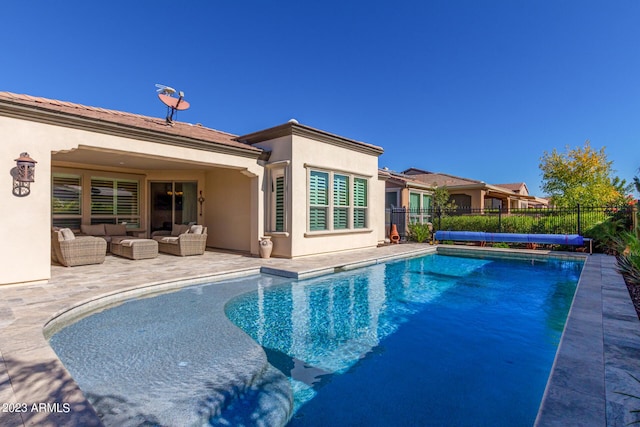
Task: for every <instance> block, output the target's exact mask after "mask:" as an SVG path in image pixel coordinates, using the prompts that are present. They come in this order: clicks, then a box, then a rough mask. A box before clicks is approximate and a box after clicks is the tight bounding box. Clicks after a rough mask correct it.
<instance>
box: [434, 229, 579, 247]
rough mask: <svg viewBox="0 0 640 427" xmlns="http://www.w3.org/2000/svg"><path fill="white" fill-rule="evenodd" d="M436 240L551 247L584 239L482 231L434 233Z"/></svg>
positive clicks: (562, 235) (566, 235)
mask: <svg viewBox="0 0 640 427" xmlns="http://www.w3.org/2000/svg"><path fill="white" fill-rule="evenodd" d="M435 238H436V240H458V241H468V242H505V243H506V242H509V243H541V244H553V245H573V246H582V245H583V244H584V238H583V237H582V236H580V235H579V234H518V233H484V232H482V231H443V230H438V231H436V235H435Z"/></svg>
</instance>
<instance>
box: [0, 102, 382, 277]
mask: <svg viewBox="0 0 640 427" xmlns="http://www.w3.org/2000/svg"><path fill="white" fill-rule="evenodd" d="M0 135H2V140H3V150H2V152H3V154H5V155H4V156H2V158H0V166H2V167H3V168H4V170H5V172H6V174H5V177H6V181H5V191H6V193H5V194H7V197H6V198H5V203H6V209H5V212H4V214H3V221H2V231H3V233H2V234H3V236H4V239H3V244H2V245H0V257H1V259H2V260H3V265H6V266H10V268H5V269H3V271H2V273H0V285H1V284H10V283H25V282H46V281H47V280H48V279H49V277H50V271H51V226H52V179H53V174H54V173H56V174H60V173H66V174H72V175H74V176H75V177H76V178H74V179H79V182H81V185H80V188H82V191H83V193H81V194H82V196H81V197H80V199H81V201H80V202H81V203H80V204H81V205H82V206H83V209H82V213H81V214H74V215H76V219H75V221H80V220H81V221H82V224H88V223H89V221H91V219H92V215H93V213H91V212H90V211H91V206H92V203H93V202H92V198H91V197H90V194H89V193H90V192H91V190H92V189H93V184H92V179H93V178H94V177H101V178H102V177H106V178H110V177H111V178H113V179H122V178H125V179H133V180H135V181H137V182H138V188H139V190H137V191H138V192H139V195H140V196H139V198H138V203H139V227H138V226H134V224H133V223H131V222H129V223H128V224H129V226H130V227H131V228H135V229H131V231H133V232H134V233H136V234H137V235H139V236H140V237H149V235H150V233H151V231H152V230H150V217H151V207H150V203H151V202H150V188H151V185H152V183H154V182H166V181H171V182H195V183H197V192H198V195H201V196H202V197H203V198H204V203H202V204H201V205H200V204H199V205H198V206H197V209H198V212H197V218H198V223H202V224H203V225H205V226H207V227H208V230H209V233H208V241H207V245H208V246H209V247H213V248H223V249H231V250H237V251H243V252H248V253H251V254H253V255H254V256H257V255H258V253H259V239H260V237H261V236H265V235H270V236H271V237H272V239H273V241H274V244H275V247H274V252H273V254H274V255H275V256H283V257H298V256H307V255H312V254H318V253H325V252H333V251H342V250H350V249H358V248H368V247H375V246H376V245H377V244H378V243H379V242H381V241H382V240H383V239H384V222H385V221H384V194H385V177H383V176H381V175H379V173H378V157H379V155H380V154H382V149H381V148H380V147H376V146H372V145H369V144H365V143H362V142H358V141H354V140H349V139H347V138H344V137H340V136H337V135H333V134H330V133H327V132H325V131H321V130H317V129H313V128H310V127H307V126H303V125H299V124H297V123H288V124H285V125H282V126H277V127H275V128H271V129H267V130H265V131H260V132H257V133H255V134H252V135H253V136H251V137H249V138H244V139H245V140H243V137H236V136H235V135H231V134H226V133H224V132H220V131H215V130H213V129H207V128H203V127H202V126H199V125H189V124H188V123H179V122H176V123H171V124H169V123H166V122H165V121H164V120H163V119H159V118H152V117H144V116H138V115H134V114H130V113H123V112H116V111H110V110H103V109H100V108H95V107H85V106H82V105H78V104H71V103H66V102H60V101H54V100H47V99H44V98H35V97H30V96H26V95H16V94H11V93H8V92H0ZM247 140H248V141H247ZM258 142H259V144H258ZM23 152H28V153H29V155H30V156H31V157H32V158H33V159H35V160H36V161H37V162H38V163H37V165H36V173H35V182H34V183H32V184H31V194H30V195H28V196H25V197H16V196H14V195H12V185H13V184H12V179H11V175H10V171H11V170H12V169H13V168H14V167H15V165H16V164H15V161H14V159H16V158H18V157H19V156H20V154H21V153H23ZM275 168H277V169H278V170H279V171H281V172H282V171H286V176H287V185H286V230H285V231H284V232H280V233H278V232H273V230H271V226H270V220H271V219H272V218H271V216H272V212H271V206H265V203H268V202H269V201H270V200H271V195H270V193H271V191H272V182H271V181H270V180H269V176H270V175H269V174H270V171H272V170H275ZM311 169H319V170H322V171H331V172H335V173H339V174H346V175H348V176H350V177H351V185H353V178H354V177H357V178H365V179H366V180H367V214H366V226H365V228H359V229H356V228H355V227H351V228H350V229H346V230H331V229H329V230H327V231H322V232H319V231H310V230H309V226H308V218H309V192H308V185H309V171H310V170H311ZM192 188H193V187H192ZM192 194H193V193H192ZM192 212H193V210H192ZM78 215H79V216H80V219H78ZM351 215H352V213H351ZM118 221H119V220H118ZM350 221H352V220H350ZM78 223H79V222H76V224H78ZM136 224H137V222H136ZM331 227H333V226H332V225H331Z"/></svg>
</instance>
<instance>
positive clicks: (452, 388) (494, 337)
mask: <svg viewBox="0 0 640 427" xmlns="http://www.w3.org/2000/svg"><path fill="white" fill-rule="evenodd" d="M581 269H582V262H579V261H566V260H548V261H530V260H529V261H518V260H505V259H481V258H459V257H452V256H442V255H429V256H425V257H422V258H415V259H409V260H404V261H399V262H394V263H388V264H380V265H376V266H372V267H367V268H365V269H360V270H355V271H352V272H345V273H340V274H337V275H332V276H325V277H321V278H317V279H312V280H306V281H300V282H294V283H291V284H287V285H283V286H279V287H275V288H270V289H266V288H259V289H258V290H257V291H255V292H251V293H249V294H245V295H242V296H240V297H237V298H235V299H233V300H232V301H230V302H229V303H228V304H227V306H226V309H225V310H226V313H227V316H228V317H229V318H230V319H231V320H232V321H233V322H234V323H235V324H237V325H238V326H239V327H241V328H242V329H243V330H245V331H246V332H247V333H248V334H249V335H250V336H251V337H252V338H253V339H255V340H256V341H257V342H258V343H260V344H261V345H262V346H263V348H264V349H265V352H266V353H267V356H268V358H269V362H270V363H271V364H272V365H273V366H275V367H276V368H278V369H280V370H281V371H282V372H283V373H284V374H285V375H287V376H288V377H289V378H290V380H291V383H292V386H293V388H294V392H295V394H294V397H295V411H296V413H295V415H294V418H293V419H292V421H291V423H290V424H291V425H294V426H297V425H305V426H307V425H354V424H355V425H498V424H500V425H505V424H507V425H531V424H533V421H534V419H535V416H536V413H537V409H538V405H539V403H540V400H541V398H542V394H543V392H544V387H545V384H546V380H547V377H548V375H549V372H550V369H551V365H552V363H553V358H554V355H555V352H556V349H557V345H558V342H559V339H560V337H561V334H562V330H563V326H564V322H565V320H566V317H567V313H568V310H569V308H570V305H571V301H572V298H573V294H574V292H575V287H576V284H577V281H578V278H579V275H580V272H581Z"/></svg>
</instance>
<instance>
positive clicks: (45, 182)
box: [0, 116, 263, 285]
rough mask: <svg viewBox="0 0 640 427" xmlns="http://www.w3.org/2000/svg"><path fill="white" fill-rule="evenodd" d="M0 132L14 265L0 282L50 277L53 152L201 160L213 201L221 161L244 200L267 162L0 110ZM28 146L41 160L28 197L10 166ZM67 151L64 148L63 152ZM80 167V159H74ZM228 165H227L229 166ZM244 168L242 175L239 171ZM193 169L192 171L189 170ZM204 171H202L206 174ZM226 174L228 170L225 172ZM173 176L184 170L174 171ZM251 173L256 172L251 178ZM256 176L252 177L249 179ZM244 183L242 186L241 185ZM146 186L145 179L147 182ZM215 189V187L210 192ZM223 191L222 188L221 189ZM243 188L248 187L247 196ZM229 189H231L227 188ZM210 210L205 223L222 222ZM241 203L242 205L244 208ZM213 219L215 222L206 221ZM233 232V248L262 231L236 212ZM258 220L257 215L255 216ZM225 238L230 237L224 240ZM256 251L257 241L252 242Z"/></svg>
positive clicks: (6, 230)
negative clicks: (17, 192) (16, 187)
mask: <svg viewBox="0 0 640 427" xmlns="http://www.w3.org/2000/svg"><path fill="white" fill-rule="evenodd" d="M0 135H1V136H2V153H3V154H4V155H3V156H2V158H1V159H0V166H2V168H3V169H2V170H4V176H5V179H4V180H5V184H4V188H5V195H6V196H5V203H6V207H7V209H5V214H4V215H3V221H2V222H1V224H2V225H1V227H2V234H3V235H4V236H5V238H4V239H3V244H2V245H0V259H2V263H3V265H10V266H12V267H11V268H5V269H2V271H0V285H1V284H9V283H19V282H31V281H46V280H48V278H49V277H50V268H51V267H50V266H51V261H50V244H51V243H50V239H51V231H50V230H51V168H52V153H65V152H67V151H70V152H73V151H74V150H76V149H78V148H79V147H80V148H81V149H86V150H88V151H92V150H93V152H94V153H95V156H100V153H101V152H109V153H113V152H118V153H122V154H124V155H127V154H130V155H134V156H142V157H153V158H155V159H160V160H163V161H168V162H170V161H178V160H179V161H181V162H184V161H187V162H194V163H197V164H198V165H201V166H202V167H201V169H200V172H199V173H196V175H199V176H200V177H199V178H198V182H199V187H200V182H202V176H205V177H206V178H205V179H204V186H203V188H206V187H208V185H212V189H211V190H209V189H206V194H205V198H207V199H208V200H210V201H213V200H215V199H216V193H215V192H214V191H215V189H216V186H215V179H212V178H211V175H208V174H211V173H213V174H215V172H211V171H215V170H216V168H217V167H219V166H224V167H225V168H234V169H236V170H235V171H233V175H234V176H237V178H238V179H237V180H235V179H233V180H232V179H226V178H225V179H226V181H225V182H229V183H230V185H232V186H233V188H234V189H235V190H236V191H235V192H234V193H233V195H234V197H233V198H234V199H235V198H236V197H237V196H238V194H240V195H241V197H238V199H240V200H245V199H246V198H247V197H250V196H249V195H248V193H249V192H251V191H253V192H254V195H257V192H258V191H259V190H258V187H257V183H258V182H259V181H261V177H262V173H263V168H262V166H260V165H259V164H258V162H257V160H256V159H255V158H250V157H243V156H238V155H234V154H228V153H217V152H211V151H203V150H198V149H193V148H186V147H181V146H175V145H167V144H160V143H154V142H150V141H144V140H138V139H131V138H126V137H122V136H118V135H111V134H105V133H97V132H92V131H90V130H81V129H74V128H68V127H63V126H58V125H52V124H45V123H39V122H34V121H30V120H21V119H15V118H10V117H4V116H0ZM25 151H26V152H28V153H29V154H30V156H31V157H32V158H33V159H35V160H37V161H38V163H37V165H36V174H35V179H36V182H35V183H33V184H32V185H31V189H32V190H31V194H30V195H29V196H27V197H22V198H19V197H15V196H13V195H12V194H11V191H12V179H11V176H10V171H11V169H12V168H13V167H15V162H14V161H13V159H15V158H17V157H18V156H19V155H20V153H21V152H25ZM60 157H63V154H60ZM60 166H66V167H69V166H70V165H68V164H64V162H62V163H60ZM74 166H75V167H78V165H74ZM101 167H103V168H104V166H91V168H92V169H93V170H99V169H100V168H101ZM107 169H109V170H118V168H117V167H114V168H107ZM120 170H122V171H123V172H132V173H134V172H135V173H143V174H146V175H147V182H148V180H149V179H150V177H152V178H153V179H155V178H159V179H176V178H172V175H171V174H168V173H166V172H169V171H164V170H163V171H156V172H149V171H144V170H127V169H122V168H120ZM227 170H228V169H227ZM240 171H243V172H244V175H243V174H242V173H241V172H240ZM190 173H192V172H190ZM202 174H204V175H202ZM222 175H224V176H225V177H226V176H227V175H226V174H224V173H223V174H222ZM173 176H184V175H180V174H175V175H173ZM248 176H251V177H253V178H249V177H248ZM251 180H253V181H251ZM250 182H253V183H254V184H253V189H251V188H249V183H250ZM243 184H244V185H245V187H244V188H242V189H240V187H241V186H242V185H243ZM145 189H146V183H145ZM210 191H212V193H209V192H210ZM222 191H223V193H218V194H222V195H223V196H224V195H225V194H224V190H222ZM244 193H247V195H246V197H245V195H244ZM226 195H227V196H228V195H229V194H228V193H227V194H226ZM255 199H256V201H255V202H254V206H253V207H252V210H253V211H254V212H255V215H258V214H260V212H261V211H262V207H261V206H260V205H261V203H262V200H263V197H256V198H255ZM235 203H236V207H237V208H238V209H239V210H242V211H246V209H245V205H244V204H243V203H245V202H244V201H243V202H242V204H241V205H238V203H240V202H235ZM208 208H209V211H208V214H207V217H206V218H205V225H207V226H209V227H210V228H209V230H210V231H209V232H210V233H211V226H212V225H213V226H214V227H215V226H217V225H218V224H217V223H215V224H214V222H215V221H216V220H217V219H218V218H219V216H216V215H214V213H215V212H216V210H215V209H212V208H213V203H211V204H209V205H208ZM240 208H242V209H240ZM209 221H212V224H209V223H208V222H209ZM234 221H235V223H234V232H235V234H234V235H235V236H237V237H238V240H239V241H240V242H242V243H236V242H234V243H233V244H231V243H229V244H230V245H231V246H230V248H240V249H242V250H245V248H247V247H249V248H251V247H252V243H251V241H253V240H255V241H256V242H257V240H258V234H259V233H260V232H261V229H260V227H258V226H257V225H255V226H252V224H251V223H250V222H251V221H249V220H246V216H240V218H236V217H234ZM240 221H245V222H244V224H245V225H244V226H242V227H241V226H240V225H238V224H239V222H240ZM253 222H254V223H256V224H257V220H253ZM247 233H253V238H249V237H247ZM225 242H229V241H228V240H225ZM253 247H254V248H255V250H252V252H254V253H257V243H255V244H253Z"/></svg>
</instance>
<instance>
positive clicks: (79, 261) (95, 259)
mask: <svg viewBox="0 0 640 427" xmlns="http://www.w3.org/2000/svg"><path fill="white" fill-rule="evenodd" d="M106 251H107V242H106V241H105V240H104V239H101V238H99V237H92V236H78V237H76V236H75V235H74V234H73V232H72V231H71V230H70V229H68V228H63V229H61V230H53V232H52V234H51V258H52V260H53V261H54V262H56V263H58V264H61V265H64V266H65V267H73V266H76V265H88V264H102V263H103V262H104V256H105V253H106Z"/></svg>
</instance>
